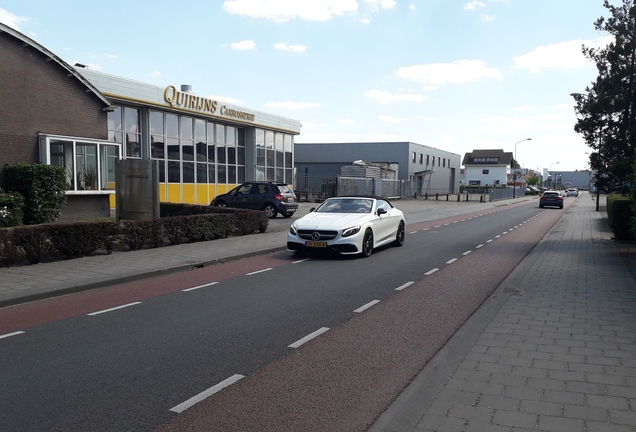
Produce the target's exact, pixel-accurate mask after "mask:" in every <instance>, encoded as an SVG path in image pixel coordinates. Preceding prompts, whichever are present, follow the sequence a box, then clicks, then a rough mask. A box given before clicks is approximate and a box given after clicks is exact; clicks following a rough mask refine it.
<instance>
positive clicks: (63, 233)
mask: <svg viewBox="0 0 636 432" xmlns="http://www.w3.org/2000/svg"><path fill="white" fill-rule="evenodd" d="M116 236H117V225H116V224H115V223H113V222H75V223H65V224H55V225H49V238H50V239H51V242H52V243H53V247H54V248H55V250H57V251H58V252H59V253H61V254H62V255H65V256H66V257H67V258H81V257H84V256H87V255H90V254H91V253H93V252H95V251H97V250H98V249H105V250H106V252H107V253H110V252H111V251H112V250H113V247H114V246H113V242H114V239H115V237H116Z"/></svg>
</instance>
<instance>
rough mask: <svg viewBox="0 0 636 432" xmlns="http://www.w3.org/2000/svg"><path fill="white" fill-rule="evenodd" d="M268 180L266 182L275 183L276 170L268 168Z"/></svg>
mask: <svg viewBox="0 0 636 432" xmlns="http://www.w3.org/2000/svg"><path fill="white" fill-rule="evenodd" d="M266 172H267V178H266V179H265V180H266V181H275V178H274V168H267V171H266Z"/></svg>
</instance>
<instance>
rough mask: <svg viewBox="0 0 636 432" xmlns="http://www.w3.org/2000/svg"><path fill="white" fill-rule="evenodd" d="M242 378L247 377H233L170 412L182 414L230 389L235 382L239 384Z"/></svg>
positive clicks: (237, 375) (171, 409)
mask: <svg viewBox="0 0 636 432" xmlns="http://www.w3.org/2000/svg"><path fill="white" fill-rule="evenodd" d="M242 378H245V376H244V375H240V374H236V375H232V376H231V377H229V378H228V379H226V380H223V381H221V382H220V383H218V384H217V385H215V386H213V387H210V388H209V389H207V390H206V391H204V392H201V393H199V394H198V395H196V396H194V397H191V398H190V399H188V400H187V401H185V402H183V403H180V404H179V405H177V406H175V407H174V408H170V411H172V412H176V413H177V414H181V413H182V412H184V411H185V410H187V409H188V408H190V407H192V406H193V405H195V404H197V403H199V402H201V401H202V400H203V399H207V398H209V397H210V396H212V395H213V394H214V393H217V392H219V391H221V390H223V389H224V388H225V387H228V386H230V385H232V384H234V383H235V382H237V381H238V380H240V379H242Z"/></svg>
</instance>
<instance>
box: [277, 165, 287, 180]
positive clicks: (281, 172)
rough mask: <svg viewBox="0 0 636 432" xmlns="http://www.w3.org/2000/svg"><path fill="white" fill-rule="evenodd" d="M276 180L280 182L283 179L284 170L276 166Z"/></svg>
mask: <svg viewBox="0 0 636 432" xmlns="http://www.w3.org/2000/svg"><path fill="white" fill-rule="evenodd" d="M276 181H277V182H281V183H282V182H284V181H285V171H284V170H283V169H281V168H276Z"/></svg>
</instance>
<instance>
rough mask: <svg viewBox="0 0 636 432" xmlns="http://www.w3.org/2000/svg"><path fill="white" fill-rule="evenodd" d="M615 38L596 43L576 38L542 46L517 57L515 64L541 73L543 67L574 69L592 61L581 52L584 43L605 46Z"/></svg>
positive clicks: (588, 45)
mask: <svg viewBox="0 0 636 432" xmlns="http://www.w3.org/2000/svg"><path fill="white" fill-rule="evenodd" d="M612 40H613V38H612V37H604V38H600V39H598V40H597V41H596V44H595V43H594V42H593V41H590V40H582V39H575V40H571V41H567V42H560V43H557V44H554V45H548V46H540V47H538V48H536V49H534V50H532V51H530V52H529V53H527V54H524V55H522V56H520V57H516V58H515V65H516V66H517V67H518V68H521V69H528V70H529V71H530V72H532V73H541V71H542V70H543V69H548V68H556V69H574V68H579V67H583V66H587V65H590V64H591V62H590V60H588V59H587V58H585V56H584V55H583V53H582V52H581V47H582V46H583V45H585V46H587V47H596V48H599V47H604V46H606V45H607V44H608V43H609V42H611V41H612Z"/></svg>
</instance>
